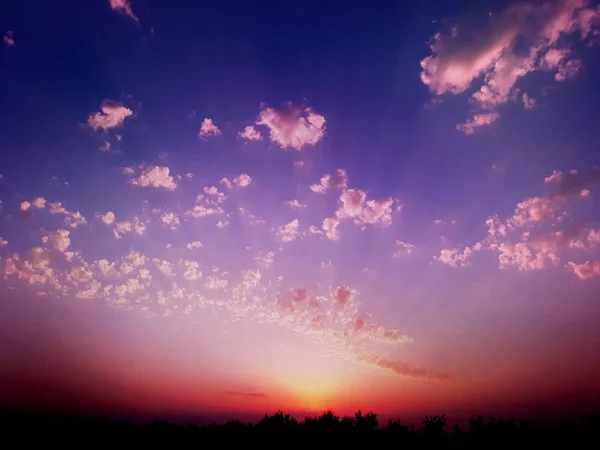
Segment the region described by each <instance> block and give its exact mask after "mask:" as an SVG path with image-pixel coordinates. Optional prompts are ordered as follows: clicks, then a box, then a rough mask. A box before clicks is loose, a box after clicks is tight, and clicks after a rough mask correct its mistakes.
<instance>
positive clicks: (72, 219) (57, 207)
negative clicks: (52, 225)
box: [48, 202, 87, 228]
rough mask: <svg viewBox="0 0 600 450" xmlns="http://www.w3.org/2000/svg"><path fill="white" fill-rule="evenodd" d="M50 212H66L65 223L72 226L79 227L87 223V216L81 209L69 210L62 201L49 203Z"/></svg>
mask: <svg viewBox="0 0 600 450" xmlns="http://www.w3.org/2000/svg"><path fill="white" fill-rule="evenodd" d="M48 206H49V208H48V209H49V211H50V214H64V216H65V224H66V225H68V226H70V227H71V228H77V227H78V226H79V225H85V224H87V220H86V218H85V217H83V216H82V215H81V213H80V212H79V211H75V212H71V211H68V210H67V209H66V208H65V207H64V206H63V205H62V203H61V202H55V203H49V205H48Z"/></svg>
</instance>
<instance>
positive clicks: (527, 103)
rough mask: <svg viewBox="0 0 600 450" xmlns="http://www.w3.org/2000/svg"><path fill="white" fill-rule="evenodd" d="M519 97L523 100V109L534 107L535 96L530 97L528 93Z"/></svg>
mask: <svg viewBox="0 0 600 450" xmlns="http://www.w3.org/2000/svg"><path fill="white" fill-rule="evenodd" d="M521 99H522V100H523V107H524V108H525V109H533V108H535V103H536V101H535V98H531V97H530V96H529V95H527V94H523V96H522V97H521Z"/></svg>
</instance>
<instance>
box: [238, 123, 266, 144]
mask: <svg viewBox="0 0 600 450" xmlns="http://www.w3.org/2000/svg"><path fill="white" fill-rule="evenodd" d="M238 136H239V137H240V138H242V139H246V140H247V141H259V140H261V139H262V136H261V135H260V131H258V130H257V129H256V128H254V127H253V126H252V125H248V126H247V127H245V128H244V131H240V132H239V133H238Z"/></svg>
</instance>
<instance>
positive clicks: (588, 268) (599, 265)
mask: <svg viewBox="0 0 600 450" xmlns="http://www.w3.org/2000/svg"><path fill="white" fill-rule="evenodd" d="M568 266H569V267H570V268H571V270H572V271H573V273H574V274H575V275H577V276H578V277H579V278H580V279H582V280H586V279H588V278H592V277H599V276H600V261H586V262H584V263H582V264H576V263H574V262H573V261H569V263H568Z"/></svg>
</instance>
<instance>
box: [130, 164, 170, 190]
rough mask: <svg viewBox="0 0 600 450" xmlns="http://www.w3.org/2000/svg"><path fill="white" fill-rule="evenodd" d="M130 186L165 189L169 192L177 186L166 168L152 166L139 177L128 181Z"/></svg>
mask: <svg viewBox="0 0 600 450" xmlns="http://www.w3.org/2000/svg"><path fill="white" fill-rule="evenodd" d="M130 182H131V184H135V185H137V186H142V187H155V188H165V189H167V190H169V191H172V190H175V188H176V187H177V184H176V183H175V180H174V179H173V177H172V176H171V175H170V170H169V168H168V167H164V166H153V167H150V168H147V169H145V170H144V171H142V173H141V174H140V176H139V177H137V178H133V179H132V180H130Z"/></svg>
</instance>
